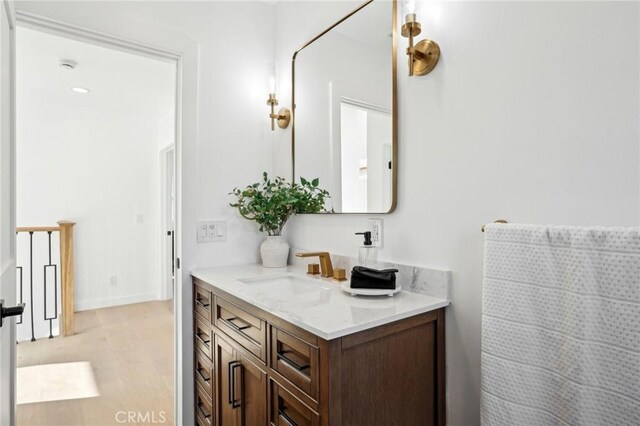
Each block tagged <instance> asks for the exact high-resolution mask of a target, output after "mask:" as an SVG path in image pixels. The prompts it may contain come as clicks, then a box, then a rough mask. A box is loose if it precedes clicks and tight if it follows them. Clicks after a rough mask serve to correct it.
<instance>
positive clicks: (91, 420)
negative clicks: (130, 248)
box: [17, 301, 173, 426]
mask: <svg viewBox="0 0 640 426" xmlns="http://www.w3.org/2000/svg"><path fill="white" fill-rule="evenodd" d="M172 303H173V302H172V301H166V302H147V303H138V304H133V305H126V306H118V307H113V308H104V309H96V310H92V311H83V312H77V313H76V316H75V322H76V334H75V335H73V336H69V337H55V338H53V339H40V340H38V341H36V342H22V343H20V344H19V345H18V368H20V367H28V366H35V365H43V364H58V363H82V362H89V363H90V364H91V369H92V371H93V376H94V377H95V384H96V385H97V390H98V392H99V394H100V395H99V396H97V397H88V398H80V399H66V400H54V401H48V402H33V403H24V404H20V403H19V404H18V406H17V426H40V425H42V426H58V425H59V426H76V425H77V426H103V425H118V424H120V425H121V424H136V425H144V424H154V425H158V424H161V425H173V313H172ZM78 365H83V364H78ZM61 368H62V366H61ZM89 375H90V372H89ZM18 376H19V377H21V375H20V371H19V373H18ZM22 377H27V375H25V374H23V375H22ZM23 380H24V381H25V383H22V386H23V388H21V383H20V381H19V380H18V384H17V386H18V395H21V394H22V395H25V393H27V394H28V393H29V392H30V388H31V387H32V386H27V385H31V383H32V381H30V382H29V383H26V380H27V379H23ZM33 380H35V379H33ZM62 381H63V380H62V379H61V378H57V379H55V380H53V382H54V383H53V384H51V383H49V384H48V385H47V384H46V383H45V385H47V386H50V387H51V388H52V389H51V392H52V393H53V395H54V397H52V398H49V399H55V395H56V393H55V392H56V387H58V388H60V387H61V386H62V387H64V386H65V385H64V384H63V383H61V382H62ZM45 382H46V380H45ZM50 382H51V381H50ZM24 386H27V389H25V388H24ZM39 386H42V384H40V385H39ZM39 392H40V393H43V392H44V393H46V392H47V391H46V390H44V391H43V390H42V389H39ZM31 396H33V395H31ZM27 400H33V398H28V399H27ZM162 420H164V421H162Z"/></svg>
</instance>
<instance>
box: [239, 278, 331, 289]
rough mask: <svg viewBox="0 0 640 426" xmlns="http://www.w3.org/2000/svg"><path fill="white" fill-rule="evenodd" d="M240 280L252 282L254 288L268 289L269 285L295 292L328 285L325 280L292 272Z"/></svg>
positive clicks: (247, 282) (246, 282) (240, 279)
mask: <svg viewBox="0 0 640 426" xmlns="http://www.w3.org/2000/svg"><path fill="white" fill-rule="evenodd" d="M238 281H241V282H243V283H245V284H250V285H251V286H252V287H254V288H256V287H262V288H265V289H266V288H267V287H269V288H272V287H273V288H274V289H275V288H277V289H278V290H281V291H286V292H292V293H294V294H300V293H308V292H312V291H317V290H318V289H319V288H322V287H326V286H327V283H326V282H325V281H322V280H319V279H314V278H307V277H306V276H304V275H298V274H291V273H288V274H277V275H260V276H257V277H247V278H239V279H238Z"/></svg>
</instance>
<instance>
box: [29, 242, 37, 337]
mask: <svg viewBox="0 0 640 426" xmlns="http://www.w3.org/2000/svg"><path fill="white" fill-rule="evenodd" d="M29 299H30V301H31V304H30V306H29V311H30V314H31V341H32V342H35V341H36V333H35V330H34V327H33V231H29Z"/></svg>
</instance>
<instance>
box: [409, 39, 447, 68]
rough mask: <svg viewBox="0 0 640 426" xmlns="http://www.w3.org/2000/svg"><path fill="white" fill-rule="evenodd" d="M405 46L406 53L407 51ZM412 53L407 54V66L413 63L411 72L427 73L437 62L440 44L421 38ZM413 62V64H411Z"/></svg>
mask: <svg viewBox="0 0 640 426" xmlns="http://www.w3.org/2000/svg"><path fill="white" fill-rule="evenodd" d="M408 50H409V49H408V48H407V53H408ZM412 53H413V55H410V56H409V58H410V59H409V66H412V65H413V74H415V75H427V74H429V73H430V72H431V71H432V70H433V69H434V68H435V67H436V65H437V64H438V60H439V59H440V46H438V43H436V42H435V41H433V40H421V41H420V42H418V44H416V45H415V47H414V48H413V52H412ZM411 62H413V64H411Z"/></svg>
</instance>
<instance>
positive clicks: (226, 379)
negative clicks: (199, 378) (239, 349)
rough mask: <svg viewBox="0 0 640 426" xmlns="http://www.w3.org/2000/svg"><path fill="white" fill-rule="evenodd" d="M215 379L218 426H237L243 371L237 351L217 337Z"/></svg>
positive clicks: (215, 345)
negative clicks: (239, 389)
mask: <svg viewBox="0 0 640 426" xmlns="http://www.w3.org/2000/svg"><path fill="white" fill-rule="evenodd" d="M214 340H215V344H214V349H215V351H214V352H215V354H214V358H215V360H214V370H215V373H214V377H215V379H216V381H215V383H216V386H215V392H214V393H215V404H213V405H214V407H215V411H216V425H217V426H236V425H238V423H239V420H240V415H239V412H240V410H238V408H239V406H240V404H239V397H238V395H239V391H238V384H239V379H240V377H239V376H240V372H239V370H240V369H241V365H240V362H238V361H237V359H236V350H235V349H234V348H233V346H231V345H230V344H229V343H228V342H227V341H226V340H225V339H224V338H222V337H220V336H219V335H218V334H216V335H215V339H214Z"/></svg>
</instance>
